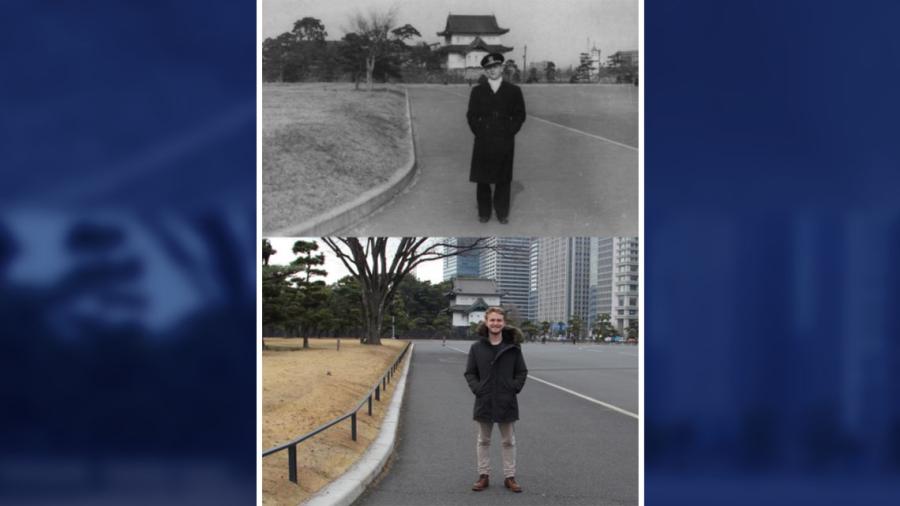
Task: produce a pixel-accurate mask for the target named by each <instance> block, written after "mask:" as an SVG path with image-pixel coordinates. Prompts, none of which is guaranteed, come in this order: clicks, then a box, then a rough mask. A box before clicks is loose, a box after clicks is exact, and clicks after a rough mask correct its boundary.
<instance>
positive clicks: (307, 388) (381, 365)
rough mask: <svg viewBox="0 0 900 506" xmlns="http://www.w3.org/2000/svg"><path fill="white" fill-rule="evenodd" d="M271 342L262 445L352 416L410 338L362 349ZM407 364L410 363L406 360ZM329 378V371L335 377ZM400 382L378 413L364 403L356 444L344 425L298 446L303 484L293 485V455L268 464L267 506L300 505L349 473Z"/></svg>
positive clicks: (330, 342)
mask: <svg viewBox="0 0 900 506" xmlns="http://www.w3.org/2000/svg"><path fill="white" fill-rule="evenodd" d="M309 342H310V349H307V350H302V349H301V348H302V345H303V340H302V339H280V338H266V344H267V345H269V346H272V347H274V348H277V349H279V350H285V349H294V350H297V351H271V350H267V351H264V352H263V357H262V368H263V370H262V374H263V396H262V447H263V450H266V449H268V448H272V447H274V446H277V445H279V444H282V443H284V442H287V441H290V440H291V439H294V438H296V437H297V436H300V435H302V434H305V433H307V432H309V431H311V430H313V429H316V428H317V427H319V426H321V425H322V424H324V423H326V422H328V421H331V420H333V419H334V418H337V417H339V416H341V415H344V414H346V413H347V412H348V411H350V409H352V408H353V407H354V406H355V404H356V403H357V402H359V401H360V400H361V399H362V397H363V395H365V394H366V393H367V392H368V390H369V388H371V387H372V386H373V385H374V384H375V382H376V381H378V380H379V379H380V378H381V375H382V374H384V371H385V370H386V369H387V367H388V366H389V365H390V363H391V362H392V361H393V360H394V359H395V358H396V357H397V355H399V354H400V352H401V351H402V349H403V346H405V345H406V341H400V340H391V339H385V340H383V341H382V343H383V345H382V346H367V345H361V344H359V340H358V339H353V338H347V339H341V351H337V350H336V340H335V339H310V340H309ZM404 360H406V359H404ZM329 373H330V374H329ZM393 393H394V383H393V382H392V383H391V384H390V385H388V388H387V394H386V395H385V394H384V393H383V394H382V396H381V402H373V416H371V417H370V416H369V415H368V407H367V405H364V406H363V408H362V409H361V410H360V411H359V415H358V416H357V441H356V442H354V441H353V440H352V439H351V438H350V420H349V419H348V420H345V421H343V422H341V423H339V424H338V425H335V426H334V427H331V428H329V429H327V430H326V431H324V432H322V433H320V434H318V435H316V436H313V437H312V438H311V439H308V440H306V441H304V442H303V443H300V444H299V445H297V464H298V465H297V469H298V471H297V477H298V481H299V485H296V484H294V483H291V482H290V481H289V480H288V455H287V450H285V451H282V452H279V453H277V454H274V455H271V456H268V457H265V458H264V459H263V461H262V485H263V504H266V505H272V506H274V505H291V506H294V505H297V504H299V503H300V502H301V501H305V500H306V499H308V498H309V497H310V496H311V495H312V494H314V493H315V492H317V491H318V490H319V489H321V488H322V487H324V486H325V485H327V484H328V483H330V482H331V481H333V480H334V479H336V478H337V477H339V476H340V475H341V474H343V473H344V472H345V471H346V470H347V469H349V468H350V466H352V465H353V463H354V462H356V460H357V459H358V458H359V457H360V456H361V455H362V454H363V453H364V452H365V451H366V449H367V448H368V447H369V444H370V443H371V442H372V441H373V440H374V439H375V437H376V436H377V435H378V431H379V429H380V426H381V420H382V419H383V418H384V414H385V411H386V408H387V406H388V403H389V402H390V399H391V398H392V397H393Z"/></svg>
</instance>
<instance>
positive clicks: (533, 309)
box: [528, 239, 541, 323]
mask: <svg viewBox="0 0 900 506" xmlns="http://www.w3.org/2000/svg"><path fill="white" fill-rule="evenodd" d="M540 253H541V241H540V240H538V239H535V240H533V241H531V254H530V256H529V258H528V319H529V320H531V321H532V322H535V323H537V322H539V321H540V320H538V317H537V316H538V288H537V287H538V265H539V264H538V261H539V260H540Z"/></svg>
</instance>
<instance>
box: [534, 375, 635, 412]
mask: <svg viewBox="0 0 900 506" xmlns="http://www.w3.org/2000/svg"><path fill="white" fill-rule="evenodd" d="M528 377H529V378H531V379H533V380H535V381H539V382H541V383H544V384H545V385H549V386H551V387H553V388H558V389H559V390H562V391H563V392H566V393H567V394H572V395H574V396H575V397H580V398H582V399H584V400H586V401H590V402H593V403H594V404H599V405H600V406H603V407H604V408H608V409H611V410H613V411H616V412H619V413H622V414H623V415H628V416H630V417H632V418H634V419H635V420H637V419H639V418H640V417H638V415H636V414H634V413H632V412H631V411H626V410H624V409H622V408H620V407H618V406H613V405H612V404H607V403H605V402H603V401H598V400H597V399H594V398H593V397H588V396H586V395H584V394H580V393H578V392H576V391H574V390H569V389H568V388H566V387H561V386H559V385H557V384H555V383H550V382H549V381H547V380H545V379H541V378H538V377H537V376H535V375H533V374H529V375H528Z"/></svg>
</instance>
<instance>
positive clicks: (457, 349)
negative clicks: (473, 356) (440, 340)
mask: <svg viewBox="0 0 900 506" xmlns="http://www.w3.org/2000/svg"><path fill="white" fill-rule="evenodd" d="M447 348H450V349H451V350H456V351H458V352H460V353H465V354H466V355H468V354H469V352H468V351H463V350H461V349H459V348H454V347H453V346H447Z"/></svg>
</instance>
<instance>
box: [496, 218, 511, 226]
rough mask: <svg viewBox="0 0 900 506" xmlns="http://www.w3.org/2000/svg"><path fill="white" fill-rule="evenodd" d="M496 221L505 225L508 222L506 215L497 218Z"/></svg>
mask: <svg viewBox="0 0 900 506" xmlns="http://www.w3.org/2000/svg"><path fill="white" fill-rule="evenodd" d="M497 221H499V222H500V223H502V224H504V225H506V224H507V223H509V218H506V217H503V218H497Z"/></svg>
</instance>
